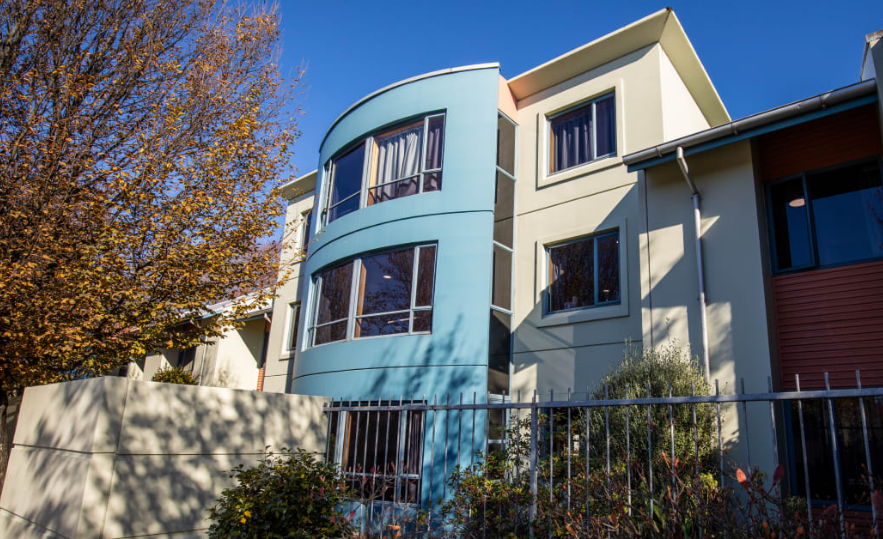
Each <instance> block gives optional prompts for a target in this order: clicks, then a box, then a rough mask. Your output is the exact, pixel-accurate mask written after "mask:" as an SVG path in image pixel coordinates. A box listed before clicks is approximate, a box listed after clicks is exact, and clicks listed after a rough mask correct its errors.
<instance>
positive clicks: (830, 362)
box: [773, 261, 883, 390]
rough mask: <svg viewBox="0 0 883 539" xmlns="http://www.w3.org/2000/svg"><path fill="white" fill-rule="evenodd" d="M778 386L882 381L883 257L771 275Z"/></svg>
mask: <svg viewBox="0 0 883 539" xmlns="http://www.w3.org/2000/svg"><path fill="white" fill-rule="evenodd" d="M773 301H774V302H775V311H776V325H777V331H778V340H779V372H780V375H781V381H782V388H783V389H785V390H792V389H794V388H795V383H794V375H795V374H800V387H801V389H809V388H815V389H818V388H823V387H824V385H825V379H824V373H825V372H826V371H827V372H828V373H829V377H830V379H831V386H832V387H835V388H837V387H839V388H851V387H855V370H856V369H860V370H861V373H862V385H863V386H868V387H870V386H883V261H881V262H868V263H864V264H856V265H853V266H843V267H839V268H829V269H821V270H814V271H806V272H802V273H792V274H788V275H778V276H775V277H773Z"/></svg>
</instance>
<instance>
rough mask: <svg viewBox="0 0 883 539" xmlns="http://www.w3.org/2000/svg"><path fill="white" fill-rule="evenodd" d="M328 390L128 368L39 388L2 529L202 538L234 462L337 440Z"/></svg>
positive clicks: (29, 533) (29, 399) (28, 410)
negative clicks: (211, 382) (272, 387)
mask: <svg viewBox="0 0 883 539" xmlns="http://www.w3.org/2000/svg"><path fill="white" fill-rule="evenodd" d="M327 401H328V399H324V398H321V397H303V396H299V395H285V394H278V393H260V392H255V391H238V390H232V389H221V388H211V387H198V386H181V385H174V384H162V383H156V382H139V381H132V380H128V379H125V378H109V377H108V378H97V379H93V380H84V381H77V382H67V383H64V384H52V385H48V386H41V387H34V388H28V389H27V390H26V391H25V394H24V401H23V403H22V414H21V417H20V419H19V428H18V431H17V432H16V438H15V443H14V446H13V450H12V456H11V461H10V467H9V474H8V476H7V479H6V483H5V485H4V489H3V493H2V497H0V537H25V538H31V537H34V538H36V537H41V538H50V537H66V538H86V537H89V538H91V537H95V538H97V537H102V538H108V539H111V538H118V537H131V536H139V537H141V536H144V537H202V536H204V534H205V531H206V530H207V528H208V526H209V524H210V523H209V522H208V521H207V520H206V509H207V508H208V507H210V506H211V505H213V504H214V502H215V500H216V499H217V496H218V495H219V494H220V492H221V491H222V490H223V489H224V488H226V487H229V486H231V485H232V482H231V479H230V478H229V477H228V475H227V472H228V471H229V470H231V469H232V468H233V467H235V466H236V465H238V464H245V465H249V464H253V463H255V462H256V461H257V460H258V459H259V458H260V457H261V455H262V454H263V451H264V448H265V447H266V446H270V447H271V449H273V450H281V449H283V448H295V447H301V448H304V449H307V450H309V451H316V452H321V451H324V449H325V436H326V432H325V419H324V417H323V416H324V414H323V412H322V406H323V404H325V403H326V402H327Z"/></svg>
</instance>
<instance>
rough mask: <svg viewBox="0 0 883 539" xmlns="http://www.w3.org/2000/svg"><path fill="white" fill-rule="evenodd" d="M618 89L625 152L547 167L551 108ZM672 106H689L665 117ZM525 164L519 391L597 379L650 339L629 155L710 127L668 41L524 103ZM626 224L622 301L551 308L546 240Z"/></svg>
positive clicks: (517, 320) (516, 354) (517, 317)
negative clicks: (628, 344)
mask: <svg viewBox="0 0 883 539" xmlns="http://www.w3.org/2000/svg"><path fill="white" fill-rule="evenodd" d="M611 91H613V92H614V93H615V96H616V117H617V152H616V156H615V157H611V158H605V159H601V160H598V161H595V162H592V163H587V164H585V165H581V166H578V167H575V168H573V169H569V170H567V171H562V172H559V173H556V174H548V173H547V168H548V166H547V164H546V153H547V147H548V128H547V117H548V116H549V115H551V114H555V113H557V112H559V111H562V110H566V109H568V108H570V107H572V106H574V105H576V104H579V103H581V102H584V101H587V100H589V99H592V98H594V97H598V96H601V95H604V94H607V93H610V92H611ZM669 106H672V107H674V108H675V110H682V111H686V113H684V114H671V115H669V116H668V117H664V116H663V111H664V110H667V108H668V107H669ZM517 119H518V124H519V132H518V133H519V134H518V165H517V166H518V169H517V178H518V182H517V194H516V216H517V217H516V225H515V226H516V247H515V257H516V262H515V275H514V289H515V302H514V320H513V323H514V335H513V339H514V342H513V363H514V365H513V384H512V390H513V393H514V392H517V391H522V393H523V394H529V393H530V392H532V391H533V390H534V389H535V388H536V389H537V390H539V392H540V393H541V394H543V395H548V391H549V389H554V390H555V391H556V392H561V393H563V392H565V391H566V390H567V388H568V387H571V388H573V389H574V391H578V392H583V391H585V388H586V387H587V386H594V384H595V383H596V382H597V380H598V379H599V378H600V377H601V376H603V375H604V374H606V373H607V372H608V370H609V368H610V366H611V365H612V364H614V363H615V362H617V361H618V360H619V359H620V358H621V357H622V354H623V349H624V343H625V341H626V340H632V341H634V342H637V343H641V342H642V340H643V331H644V328H643V326H642V317H641V285H640V276H641V271H640V264H641V262H640V259H639V244H640V242H639V237H638V232H639V230H640V227H639V224H640V221H641V219H642V218H643V216H642V215H641V212H640V208H639V197H638V187H637V180H638V177H637V174H635V173H629V172H628V171H627V170H626V167H625V166H624V165H622V156H623V155H625V154H627V153H629V152H632V151H636V150H639V149H642V148H645V147H648V146H651V145H654V144H659V143H660V142H663V141H664V140H665V138H666V136H667V134H668V133H684V132H693V131H698V130H700V129H703V128H705V127H707V126H708V124H707V122H706V120H705V118H704V117H703V116H702V114H701V113H700V112H699V109H698V107H697V106H696V105H695V103H694V102H693V101H692V97H691V96H690V94H689V92H688V91H687V90H686V87H685V86H684V84H683V82H682V81H681V80H680V77H679V76H678V74H677V72H676V71H675V70H674V68H673V67H672V66H671V62H670V61H669V60H668V57H667V56H666V55H665V52H664V51H663V50H662V48H661V47H660V46H659V45H658V44H654V45H651V46H647V47H644V48H642V49H640V50H637V51H635V52H632V53H630V54H628V55H626V56H623V57H621V58H619V59H617V60H614V61H612V62H610V63H608V64H605V65H603V66H601V67H599V68H596V69H593V70H590V71H588V72H586V73H583V74H581V75H579V76H577V77H574V78H573V79H570V80H568V81H565V82H563V83H561V84H558V85H556V86H553V87H552V88H549V89H547V90H544V91H542V92H539V93H537V94H535V95H532V96H529V97H527V98H525V99H522V100H521V101H519V102H518V118H517ZM611 228H619V229H620V241H621V244H620V247H621V251H622V256H621V281H620V286H621V298H622V299H621V305H619V306H614V307H598V308H594V309H586V310H583V311H577V312H574V313H571V314H566V315H565V314H563V313H553V314H551V315H545V316H544V315H543V307H542V298H543V290H544V288H545V287H546V285H547V283H546V265H545V249H544V247H543V246H544V245H547V244H550V243H555V242H558V241H563V240H567V239H571V238H576V237H579V236H584V235H588V234H591V233H593V232H598V231H603V230H608V229H611Z"/></svg>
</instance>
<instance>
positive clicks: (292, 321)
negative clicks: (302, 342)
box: [286, 301, 300, 352]
mask: <svg viewBox="0 0 883 539" xmlns="http://www.w3.org/2000/svg"><path fill="white" fill-rule="evenodd" d="M299 329H300V302H299V301H298V302H294V303H289V304H288V336H287V337H288V339H287V342H286V348H287V349H288V350H289V351H290V352H296V351H297V332H298V330H299Z"/></svg>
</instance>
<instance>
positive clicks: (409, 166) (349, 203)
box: [322, 113, 445, 225]
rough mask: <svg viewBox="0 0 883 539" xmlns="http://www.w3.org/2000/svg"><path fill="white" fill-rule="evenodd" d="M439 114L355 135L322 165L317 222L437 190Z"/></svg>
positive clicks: (441, 146)
mask: <svg viewBox="0 0 883 539" xmlns="http://www.w3.org/2000/svg"><path fill="white" fill-rule="evenodd" d="M444 138H445V114H444V113H440V114H429V115H426V116H423V117H422V118H419V119H414V120H411V121H408V122H406V123H404V125H399V126H397V127H395V128H394V129H389V130H386V131H382V132H378V133H376V134H373V135H370V136H368V137H366V138H365V139H360V140H359V141H358V142H357V143H356V144H355V145H352V146H350V147H349V148H348V149H347V150H345V151H344V152H341V153H340V154H339V156H336V157H334V158H332V159H331V160H330V161H329V162H328V164H327V165H326V167H325V171H326V178H327V188H326V191H325V195H324V201H323V209H322V216H323V218H322V224H325V225H327V224H328V223H331V222H332V221H335V220H336V219H339V218H341V217H343V216H344V215H347V214H348V213H352V212H354V211H356V210H357V209H359V208H364V207H367V206H373V205H375V204H379V203H381V202H386V201H388V200H393V199H396V198H402V197H407V196H411V195H416V194H420V193H428V192H431V191H439V190H441V185H442V160H443V156H444Z"/></svg>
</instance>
